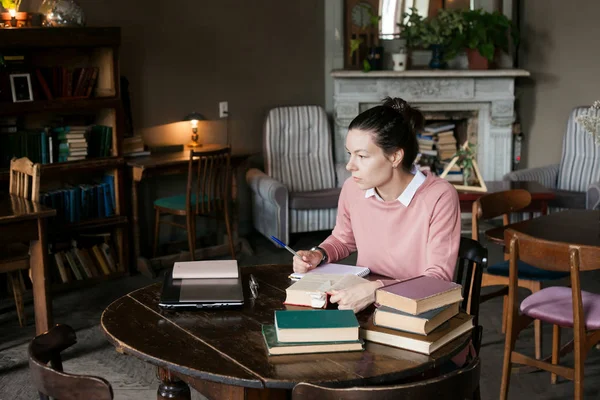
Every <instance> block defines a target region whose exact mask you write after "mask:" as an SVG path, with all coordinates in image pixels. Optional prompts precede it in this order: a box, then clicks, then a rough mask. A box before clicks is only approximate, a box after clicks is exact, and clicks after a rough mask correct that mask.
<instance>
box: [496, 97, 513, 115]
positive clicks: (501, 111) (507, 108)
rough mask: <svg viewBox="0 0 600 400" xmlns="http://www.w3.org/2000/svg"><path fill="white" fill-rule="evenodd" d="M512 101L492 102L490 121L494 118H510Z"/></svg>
mask: <svg viewBox="0 0 600 400" xmlns="http://www.w3.org/2000/svg"><path fill="white" fill-rule="evenodd" d="M513 110H514V101H512V100H496V101H492V119H494V118H496V117H512V115H513Z"/></svg>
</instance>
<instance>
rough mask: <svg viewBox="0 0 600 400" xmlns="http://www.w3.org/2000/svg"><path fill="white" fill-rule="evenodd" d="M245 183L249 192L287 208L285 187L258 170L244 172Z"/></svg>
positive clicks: (286, 190)
mask: <svg viewBox="0 0 600 400" xmlns="http://www.w3.org/2000/svg"><path fill="white" fill-rule="evenodd" d="M246 183H247V184H248V186H249V187H250V190H252V192H254V193H255V195H257V196H259V197H260V198H261V199H263V200H266V201H268V202H270V203H273V204H278V205H280V206H282V207H283V206H285V207H287V204H286V202H287V200H288V189H287V187H286V186H285V185H284V184H283V183H281V182H279V181H277V180H275V179H273V178H271V177H270V176H269V175H267V174H265V173H264V172H263V171H261V170H259V169H258V168H251V169H249V170H248V172H246Z"/></svg>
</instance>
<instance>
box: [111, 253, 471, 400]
mask: <svg viewBox="0 0 600 400" xmlns="http://www.w3.org/2000/svg"><path fill="white" fill-rule="evenodd" d="M291 270H292V269H291V266H290V265H266V266H256V267H244V268H241V273H242V278H243V281H244V299H245V304H244V306H243V307H242V308H241V309H237V310H198V311H188V312H184V311H179V312H175V311H165V310H161V309H160V308H159V307H158V300H159V297H160V284H155V285H151V286H148V287H146V288H143V289H140V290H137V291H134V292H132V293H130V294H128V295H126V296H124V297H122V298H120V299H118V300H116V301H115V302H114V303H112V304H111V305H109V306H108V307H107V308H106V310H105V311H104V313H103V314H102V318H101V327H102V329H103V331H104V333H105V335H106V337H107V338H108V340H109V341H110V342H111V343H112V344H113V345H114V346H115V347H116V348H117V351H119V352H122V353H126V354H130V355H132V356H135V357H137V358H140V359H142V360H144V361H146V362H149V363H151V364H154V365H156V366H157V367H159V375H160V377H161V379H162V381H163V383H162V384H161V386H160V387H159V396H158V398H159V399H167V398H175V395H174V392H175V390H174V389H173V388H175V387H177V388H178V389H179V390H180V391H179V392H178V393H179V396H180V397H176V398H177V399H184V398H186V399H189V394H187V395H186V396H182V395H181V393H184V392H185V389H186V385H185V384H184V383H183V382H178V379H181V380H182V381H184V382H186V383H187V384H189V385H190V386H192V387H193V388H194V389H196V390H198V391H199V392H200V393H202V394H203V395H205V396H206V397H208V398H209V399H240V400H241V399H250V398H252V399H259V398H260V399H267V398H268V399H273V398H277V399H279V398H281V399H285V398H286V396H288V395H289V391H290V390H291V389H292V388H293V387H294V385H296V384H297V383H298V382H312V383H316V382H323V383H328V384H332V385H337V386H351V385H366V384H386V383H393V382H394V381H398V380H400V379H404V378H407V377H412V376H416V375H419V374H421V373H423V372H426V371H428V370H432V369H433V368H435V367H437V366H439V365H440V364H442V363H444V362H446V361H448V360H449V359H450V358H451V357H452V356H454V355H455V354H457V353H458V352H459V351H461V350H462V349H464V348H465V346H466V345H467V343H468V341H469V339H470V337H471V333H467V334H465V335H463V336H461V337H459V338H457V339H456V340H454V341H453V342H451V343H449V344H447V345H446V346H444V347H443V348H441V349H440V350H438V351H437V352H435V353H434V354H432V355H431V356H427V355H423V354H419V353H414V352H410V351H407V350H401V349H397V348H393V347H388V346H384V345H380V344H376V343H370V342H367V343H366V346H365V349H366V350H365V351H361V352H347V353H325V354H309V355H282V356H272V357H269V356H268V355H267V350H266V347H265V344H264V342H263V337H262V334H261V324H272V323H273V313H274V310H277V309H282V308H284V306H283V301H284V299H285V289H286V288H287V287H288V286H289V285H290V283H291V282H290V280H289V278H288V275H289V274H290V272H291ZM250 273H252V274H253V275H254V276H255V277H256V278H257V280H258V281H259V285H260V288H259V295H258V298H256V299H252V298H251V297H250V293H249V292H250V290H249V288H248V275H249V274H250ZM371 278H376V276H372V277H371ZM371 312H372V307H371V308H370V309H367V310H365V311H363V312H361V313H359V314H358V315H357V317H358V319H359V321H361V322H362V323H364V322H365V321H366V319H367V318H368V317H369V315H370V314H371ZM182 390H183V391H182ZM169 395H170V396H173V397H168V396H169Z"/></svg>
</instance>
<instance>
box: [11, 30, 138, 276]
mask: <svg viewBox="0 0 600 400" xmlns="http://www.w3.org/2000/svg"><path fill="white" fill-rule="evenodd" d="M120 37H121V31H120V28H70V27H69V28H67V27H65V28H21V29H0V55H1V56H2V59H3V60H4V63H3V64H2V63H0V140H2V137H3V136H2V135H12V136H11V137H12V138H16V139H14V140H17V141H18V140H21V139H20V135H21V132H23V134H28V133H30V132H33V135H35V132H39V131H43V130H45V131H46V133H48V132H49V131H48V129H50V130H52V129H57V128H56V127H57V126H58V127H62V128H63V129H64V128H65V126H75V125H77V126H80V127H81V126H84V127H85V126H101V127H102V128H103V129H104V130H105V131H103V134H102V135H103V137H105V138H106V140H102V143H103V144H102V146H103V148H102V151H101V152H99V151H96V150H95V151H91V146H92V142H97V140H96V139H97V137H96V138H95V139H94V140H92V139H91V137H92V136H93V135H94V134H96V132H93V131H92V129H90V130H89V131H88V132H86V133H85V140H86V142H85V146H87V155H85V156H83V157H81V156H80V157H68V158H84V159H79V160H77V161H67V162H58V160H59V159H61V158H62V159H65V157H51V156H50V153H51V152H52V151H54V152H56V151H57V150H56V148H57V147H56V146H59V142H56V141H55V142H52V141H50V143H49V144H48V142H44V140H47V139H42V142H41V143H42V144H41V145H39V146H38V145H37V144H36V143H33V144H27V145H26V146H27V147H26V148H25V147H22V148H21V149H20V150H18V149H17V148H16V147H15V148H14V149H13V148H12V147H8V148H7V147H6V146H5V147H4V149H0V152H3V156H4V158H7V157H10V156H11V154H10V153H11V152H19V153H20V154H13V155H16V156H23V155H27V156H28V157H29V155H31V157H30V158H36V157H38V158H39V157H41V159H42V160H43V161H38V162H42V174H41V188H42V190H41V192H42V193H44V191H45V190H46V191H53V192H55V191H61V190H62V188H65V187H67V188H70V190H74V191H75V192H73V193H76V194H74V195H73V196H74V197H76V198H78V200H77V201H75V202H73V196H72V197H70V199H71V201H72V202H71V203H70V204H68V205H67V206H66V208H71V209H74V210H75V211H72V210H71V214H70V216H71V217H73V218H69V217H68V216H67V217H66V218H63V219H60V218H58V217H57V219H56V220H55V221H54V222H53V223H52V222H51V223H50V227H51V229H50V233H49V236H50V237H49V243H50V245H52V244H53V241H56V242H57V243H56V247H55V251H57V252H58V251H61V250H60V245H59V243H60V242H61V241H62V242H63V243H64V242H67V243H69V242H71V241H72V240H78V239H79V241H80V242H81V237H87V238H88V239H89V238H93V237H94V236H96V237H98V238H100V237H104V238H107V237H110V241H111V243H112V246H113V247H114V249H113V254H114V256H115V257H114V258H115V260H114V261H115V265H116V267H115V268H111V270H110V273H108V274H107V273H105V272H104V273H103V272H102V271H100V273H99V274H91V275H89V276H87V277H84V279H75V276H74V274H73V275H72V277H73V279H72V282H71V280H69V279H66V280H67V282H65V279H62V277H61V276H59V275H58V274H51V275H53V276H54V277H55V278H57V279H58V282H56V283H57V284H58V286H57V287H65V286H67V287H69V286H73V285H75V286H77V285H85V284H86V283H93V282H95V281H98V280H105V279H109V278H112V277H116V276H122V275H124V274H126V273H127V271H128V265H127V261H128V257H127V237H128V235H127V225H128V219H127V217H126V216H127V212H126V210H125V209H124V207H125V202H124V193H123V190H124V185H123V179H124V171H125V162H124V158H123V155H122V139H123V127H124V115H123V107H122V103H121V93H120V87H119V46H120ZM16 74H17V75H25V76H29V78H28V80H29V82H30V84H31V92H32V94H33V100H32V101H30V99H27V96H26V95H25V100H24V101H15V96H14V90H15V88H14V87H13V86H14V85H12V86H11V79H10V76H11V75H16ZM13 79H14V78H13ZM24 82H25V81H24ZM21 89H22V88H21ZM8 90H10V91H11V95H10V96H8V92H7V91H8ZM17 100H19V99H17ZM20 100H23V97H21V99H20ZM2 121H4V130H2V124H3V122H2ZM7 121H8V122H9V124H7V123H6V122H7ZM11 121H13V122H14V127H10V126H8V125H10V122H11ZM17 121H18V122H17ZM58 129H60V128H58ZM52 132H56V131H52ZM49 135H50V136H51V134H49ZM34 137H36V138H37V136H34ZM44 137H45V136H44ZM6 138H7V136H4V140H8V139H6ZM35 140H37V139H33V141H34V142H35ZM59 140H61V142H60V148H61V151H62V150H63V149H64V148H63V147H62V146H63V145H64V146H67V147H68V146H71V144H69V143H66V141H67V139H65V138H64V136H63V137H61V138H59ZM48 145H49V146H50V149H49V148H48ZM32 149H33V150H32ZM66 151H67V152H68V151H72V150H66ZM7 152H8V153H7ZM27 152H33V153H35V157H34V154H31V153H30V154H28V153H27ZM67 154H68V153H67ZM106 177H108V178H109V179H108V180H109V181H111V182H112V184H113V188H112V189H111V190H110V192H111V193H110V196H111V197H112V199H111V197H109V196H108V195H104V194H92V195H90V196H91V197H90V198H93V196H96V197H98V199H100V200H98V201H106V203H103V204H104V205H98V206H97V205H96V203H94V205H93V207H94V208H95V209H94V212H93V213H89V212H83V211H82V212H81V215H78V214H77V213H76V212H78V210H79V211H81V210H83V208H84V207H92V206H91V205H90V204H91V203H88V202H87V200H85V198H87V197H86V196H87V195H86V196H83V195H82V194H80V192H77V191H78V190H83V189H80V188H81V187H84V186H86V187H87V186H90V185H91V186H93V185H94V184H95V183H92V182H99V181H98V180H100V181H101V180H102V179H104V178H106ZM0 180H2V181H5V182H6V183H3V184H5V185H8V168H4V167H2V168H1V169H0ZM97 184H98V185H102V183H97ZM73 188H74V189H73ZM103 190H104V189H103ZM46 193H48V192H46ZM84 197H85V198H84ZM90 201H91V200H90ZM93 201H94V202H96V200H93ZM107 204H110V207H109V205H107ZM96 209H97V211H98V212H96ZM109 209H110V210H109ZM106 210H109V211H106ZM105 211H106V212H105ZM59 214H60V212H59ZM90 216H91V217H90ZM107 234H110V235H107ZM86 240H87V239H86ZM90 250H91V249H90ZM92 253H93V252H92ZM50 265H51V269H52V268H56V267H57V266H56V264H55V261H54V257H52V256H51V257H50ZM55 272H56V271H55ZM55 281H56V279H55ZM65 283H66V285H65Z"/></svg>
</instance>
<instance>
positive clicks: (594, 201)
mask: <svg viewBox="0 0 600 400" xmlns="http://www.w3.org/2000/svg"><path fill="white" fill-rule="evenodd" d="M588 110H589V107H576V108H575V109H573V111H571V115H570V116H569V121H568V122H567V132H566V134H565V136H564V139H563V148H562V157H561V160H560V164H554V165H549V166H546V167H539V168H529V169H524V170H519V171H513V172H510V173H508V174H506V175H505V176H504V180H510V181H538V182H540V183H541V184H542V185H544V186H546V187H547V188H549V189H554V191H555V193H556V199H555V200H554V201H553V202H552V203H551V204H550V206H551V207H555V208H580V209H585V208H588V209H600V148H599V147H598V146H597V145H596V143H595V142H594V138H593V137H592V135H590V134H589V133H588V132H587V131H585V130H584V129H583V127H581V126H580V125H579V124H578V123H576V122H575V118H576V117H577V116H579V115H582V114H584V113H586V112H588Z"/></svg>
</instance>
